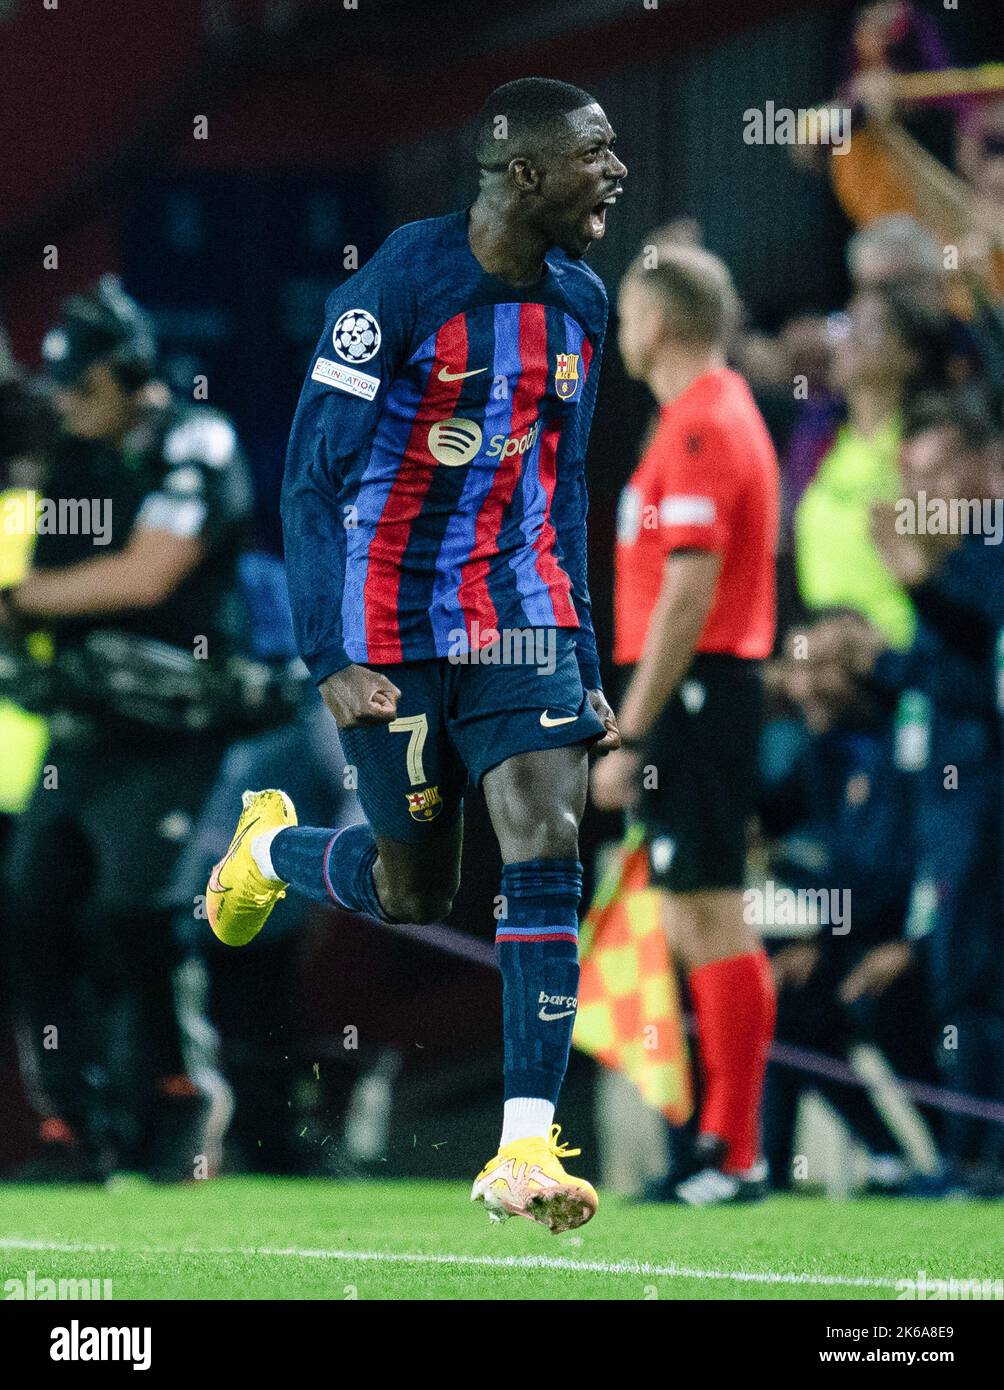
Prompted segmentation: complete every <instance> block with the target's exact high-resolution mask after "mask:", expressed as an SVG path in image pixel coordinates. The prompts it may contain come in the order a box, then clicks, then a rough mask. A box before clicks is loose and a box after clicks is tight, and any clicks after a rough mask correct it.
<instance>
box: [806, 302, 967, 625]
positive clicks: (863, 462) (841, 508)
mask: <svg viewBox="0 0 1004 1390" xmlns="http://www.w3.org/2000/svg"><path fill="white" fill-rule="evenodd" d="M834 340H835V341H834V349H833V372H832V376H833V384H834V386H835V387H836V388H837V389H838V390H840V391H841V392H842V393H843V395H844V397H845V398H846V402H847V419H846V422H845V423H844V424H843V425H841V426H840V428H839V429H838V431H837V434H836V438H835V440H834V443H833V445H832V447H831V448H830V450H829V451H828V453H826V455H825V456H824V457H823V459H822V461H821V463H820V465H819V469H818V471H817V473H816V475H815V477H814V478H813V480H812V482H811V483H810V484H809V486H808V487H807V488H806V489H805V492H804V493H803V494H802V497H801V499H800V501H799V503H798V507H797V510H796V513H795V554H796V565H797V574H798V584H799V592H800V595H801V598H802V601H803V603H804V604H805V606H806V607H807V608H808V609H810V610H811V609H822V608H842V607H847V608H852V609H855V610H856V611H858V612H860V613H863V614H865V615H866V616H867V617H868V618H870V619H871V621H872V622H874V623H875V624H876V625H877V626H878V627H879V628H880V629H881V630H882V631H883V632H884V633H885V634H886V635H887V637H888V638H889V640H890V642H892V643H893V644H894V645H895V646H899V647H905V646H908V645H909V643H910V640H911V638H912V635H913V611H912V606H911V603H910V600H909V598H908V596H907V595H906V593H905V591H904V589H903V586H902V585H901V584H900V583H898V581H897V580H896V579H895V578H894V576H893V575H892V574H891V573H890V571H889V569H888V567H887V566H886V565H885V564H884V563H883V561H882V559H881V557H880V555H879V553H878V551H877V549H876V547H875V543H874V541H873V540H872V537H871V535H870V534H869V516H870V509H871V506H872V504H873V503H875V502H878V501H888V502H891V501H893V500H894V499H895V498H896V497H897V496H898V493H899V474H898V471H897V466H896V457H897V452H898V449H899V443H900V434H901V416H902V411H903V408H904V406H906V405H907V404H908V402H909V401H910V399H911V398H912V397H913V396H914V395H915V394H916V392H917V391H919V390H921V389H923V388H924V387H927V386H935V385H939V384H942V383H943V382H944V381H945V377H946V371H947V363H948V358H949V352H950V326H949V323H948V321H947V319H946V318H945V316H943V315H934V314H930V313H929V312H927V311H925V310H923V309H921V308H920V307H919V306H918V305H916V304H915V303H913V302H912V301H911V300H909V299H907V298H905V297H903V296H902V295H900V294H899V293H897V292H894V291H892V290H888V289H886V290H882V291H878V290H870V291H867V292H862V293H859V294H858V295H856V296H855V298H854V299H853V300H852V302H851V306H850V309H849V311H848V313H847V315H846V317H845V318H842V319H837V320H834Z"/></svg>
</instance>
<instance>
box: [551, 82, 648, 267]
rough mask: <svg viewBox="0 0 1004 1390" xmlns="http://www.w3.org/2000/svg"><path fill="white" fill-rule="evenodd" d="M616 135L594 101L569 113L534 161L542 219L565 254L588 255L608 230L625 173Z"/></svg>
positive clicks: (552, 238) (554, 244) (552, 240)
mask: <svg viewBox="0 0 1004 1390" xmlns="http://www.w3.org/2000/svg"><path fill="white" fill-rule="evenodd" d="M616 138H617V137H616V136H615V135H614V132H613V130H612V129H611V128H610V122H609V121H608V120H607V118H606V116H605V115H604V114H603V108H602V107H601V106H600V105H599V104H598V103H596V102H593V103H592V104H591V105H589V106H580V107H579V109H578V110H577V111H570V112H569V113H568V115H567V116H566V118H565V129H564V131H563V133H562V134H561V135H560V136H559V137H558V138H556V139H555V140H553V141H551V142H549V144H548V147H547V148H546V149H545V150H543V151H541V153H540V156H539V158H538V160H537V161H535V163H536V172H537V175H538V177H539V184H538V188H537V191H538V195H539V197H540V200H541V201H540V207H539V224H540V226H541V228H542V230H543V231H545V232H546V233H547V236H548V239H549V241H550V242H551V244H552V245H553V246H560V247H561V249H562V250H563V251H564V252H565V253H566V255H569V256H575V257H580V256H584V255H585V254H586V252H587V251H588V250H589V248H590V246H592V244H593V242H594V241H599V240H600V238H601V237H602V236H603V234H604V232H605V231H606V217H607V209H608V208H609V207H612V206H613V203H614V201H615V200H616V198H617V196H618V195H619V194H620V192H621V181H622V180H623V179H624V178H625V177H626V175H627V169H626V168H625V167H624V165H623V164H622V163H621V161H620V160H619V159H618V158H617V156H616V154H614V149H613V146H614V142H615V140H616Z"/></svg>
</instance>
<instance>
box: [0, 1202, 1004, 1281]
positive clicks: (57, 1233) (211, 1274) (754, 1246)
mask: <svg viewBox="0 0 1004 1390" xmlns="http://www.w3.org/2000/svg"><path fill="white" fill-rule="evenodd" d="M999 1219H1000V1207H999V1205H996V1204H983V1203H954V1204H946V1203H940V1204H930V1203H919V1202H908V1201H891V1200H878V1199H868V1200H859V1201H849V1202H826V1201H822V1200H819V1199H816V1198H811V1197H775V1198H772V1199H771V1200H769V1201H767V1202H765V1203H763V1204H762V1205H760V1206H750V1207H741V1208H724V1209H718V1210H705V1211H689V1210H684V1209H679V1208H669V1207H638V1206H632V1205H630V1204H629V1203H627V1202H625V1201H623V1200H621V1199H618V1198H615V1197H610V1196H607V1197H605V1198H602V1197H601V1206H600V1210H599V1213H598V1215H597V1216H596V1218H595V1219H594V1220H593V1222H592V1223H591V1224H590V1225H588V1226H586V1227H584V1228H583V1229H582V1230H581V1231H578V1232H573V1233H570V1234H568V1235H564V1236H552V1235H550V1234H549V1233H548V1232H547V1231H545V1230H544V1229H542V1228H541V1227H538V1226H534V1225H531V1223H530V1222H528V1221H522V1220H511V1221H508V1222H506V1223H504V1224H502V1225H498V1226H492V1225H490V1224H489V1222H488V1220H487V1217H486V1216H485V1213H484V1211H483V1210H482V1209H481V1207H480V1206H474V1205H472V1204H471V1203H470V1202H469V1201H468V1200H467V1190H465V1188H464V1187H463V1186H462V1185H460V1184H456V1185H454V1184H452V1183H450V1184H447V1183H439V1182H436V1183H433V1182H392V1181H387V1182H365V1183H364V1182H358V1183H355V1182H328V1181H322V1180H310V1181H303V1180H292V1179H267V1178H224V1179H219V1180H217V1181H214V1182H207V1183H205V1184H195V1185H193V1186H190V1187H184V1188H180V1187H179V1188H166V1187H165V1188H157V1187H153V1186H149V1185H147V1184H145V1183H142V1182H140V1181H139V1180H129V1181H125V1182H122V1183H120V1184H119V1185H117V1186H113V1187H111V1188H109V1189H108V1190H95V1189H88V1188H81V1187H61V1188H27V1187H17V1186H8V1187H0V1287H3V1286H5V1285H6V1281H7V1280H9V1279H14V1280H22V1281H27V1277H28V1271H29V1270H33V1271H34V1277H35V1279H36V1281H37V1280H40V1279H43V1278H51V1279H60V1278H65V1279H85V1278H87V1279H111V1280H112V1281H113V1296H114V1297H115V1298H158V1299H234V1298H238V1299H239V1298H272V1299H283V1298H327V1299H346V1298H359V1299H466V1298H470V1299H484V1298H504V1299H579V1298H589V1299H654V1298H658V1299H674V1298H707V1299H722V1298H725V1299H732V1298H735V1299H747V1300H748V1299H815V1298H848V1299H853V1298H869V1299H880V1300H881V1299H890V1300H895V1299H896V1298H897V1289H896V1281H897V1280H899V1279H904V1278H916V1276H917V1274H918V1272H919V1271H921V1270H924V1271H925V1272H926V1274H927V1277H928V1278H929V1279H935V1278H942V1279H949V1278H957V1279H981V1280H982V1279H987V1278H995V1279H999V1278H1000V1277H1001V1276H1002V1274H1004V1257H1002V1255H1001V1252H1000V1247H999V1242H998V1241H997V1239H996V1237H995V1231H996V1230H997V1223H998V1221H999ZM0 1296H3V1297H10V1296H11V1295H10V1292H9V1291H8V1292H6V1293H5V1294H3V1295H0Z"/></svg>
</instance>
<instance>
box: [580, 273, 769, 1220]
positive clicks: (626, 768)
mask: <svg viewBox="0 0 1004 1390" xmlns="http://www.w3.org/2000/svg"><path fill="white" fill-rule="evenodd" d="M650 261H651V264H650V263H649V262H650ZM736 309H737V305H736V298H735V292H734V290H733V287H732V282H731V277H730V276H729V273H728V270H727V269H726V267H725V266H724V265H723V264H722V263H721V261H719V260H717V259H716V258H715V257H714V256H712V255H710V254H709V253H708V252H706V251H703V250H700V249H698V248H696V247H683V246H669V245H666V246H659V247H654V248H646V252H645V253H643V254H642V256H641V257H639V259H638V260H637V261H636V262H635V264H634V265H633V266H632V267H631V269H630V270H629V271H628V274H627V276H626V277H625V279H624V282H623V284H622V287H621V292H620V300H619V310H620V348H621V354H622V356H623V358H624V361H625V365H626V366H627V369H628V371H629V372H630V374H631V375H632V376H634V377H637V378H639V379H641V380H643V381H645V382H647V384H648V386H649V387H650V389H651V391H652V394H653V395H654V396H655V398H656V400H657V401H658V403H659V407H660V413H659V421H658V426H657V428H656V430H655V433H654V435H653V437H652V439H651V442H650V443H649V445H648V448H647V449H646V450H645V453H644V455H643V457H642V460H641V463H640V464H639V466H638V469H637V470H636V472H635V474H634V476H633V477H632V479H631V481H630V483H629V485H628V487H627V488H626V489H625V492H624V494H623V497H622V499H621V505H620V508H619V515H618V528H617V530H618V546H617V572H616V588H615V619H616V641H615V652H614V656H615V660H616V661H617V662H618V663H621V664H624V665H626V666H630V667H633V670H632V671H631V672H630V679H629V681H628V684H627V687H626V690H625V691H624V694H623V699H622V706H621V713H620V730H621V744H622V746H621V748H620V749H619V750H618V751H617V752H615V753H612V754H611V756H610V757H609V758H608V759H605V760H604V763H603V765H602V766H597V767H596V769H595V770H594V776H593V789H592V790H593V797H594V800H595V801H596V803H597V804H598V805H600V806H602V807H605V808H611V809H613V808H627V807H629V806H634V807H635V808H636V812H637V814H638V816H639V817H640V819H641V820H642V822H643V823H644V825H645V827H646V830H647V832H648V842H649V861H650V871H651V882H652V884H653V886H654V887H656V888H659V889H661V890H662V892H663V894H664V895H665V896H664V912H665V922H666V928H667V934H668V937H669V940H670V943H671V945H672V947H673V950H674V952H675V954H676V956H677V958H678V959H680V960H682V962H683V964H684V966H685V967H686V969H687V971H688V974H689V982H690V992H691V996H692V999H693V1003H694V1008H695V1010H696V1013H697V1026H698V1041H699V1048H700V1055H701V1061H702V1063H703V1076H704V1091H703V1103H702V1107H701V1114H700V1125H699V1135H698V1137H697V1140H696V1142H695V1145H694V1151H693V1153H692V1155H690V1157H689V1159H688V1161H687V1163H685V1164H683V1165H681V1166H680V1170H679V1171H678V1172H676V1173H675V1174H674V1175H673V1177H672V1178H671V1180H670V1182H669V1184H668V1185H667V1187H666V1188H664V1189H663V1193H662V1195H664V1196H666V1197H668V1198H669V1199H670V1200H675V1201H683V1202H687V1203H689V1204H691V1205H704V1204H708V1203H718V1202H729V1201H748V1200H751V1199H752V1198H754V1197H756V1196H759V1195H761V1194H762V1192H763V1190H764V1181H765V1176H766V1175H765V1172H764V1168H763V1164H762V1163H761V1162H760V1160H759V1136H758V1117H759V1106H760V1095H761V1091H762V1088H763V1078H764V1070H765V1066H766V1060H767V1050H768V1047H769V1044H770V1040H771V1036H772V1032H773V1026H774V995H773V988H772V984H771V977H770V970H769V968H768V964H767V958H766V955H765V953H764V951H763V948H762V946H761V945H760V942H759V941H758V939H757V937H756V934H755V932H754V931H753V930H752V928H751V927H749V926H747V925H746V924H745V922H744V920H743V903H742V888H743V883H744V878H745V859H746V852H745V850H746V846H745V840H746V828H747V822H748V820H749V817H750V814H751V812H752V803H753V784H754V779H755V774H756V754H757V735H758V730H759V724H760V704H761V699H760V673H759V663H760V661H761V659H762V658H764V657H766V656H768V655H769V654H770V651H771V647H772V644H773V640H774V621H775V613H774V608H775V604H774V564H775V558H774V557H775V549H776V539H777V526H778V521H777V511H778V476H777V460H776V457H775V453H774V448H773V445H772V443H771V440H770V437H769V435H768V433H767V428H766V426H765V424H764V422H763V419H762V418H761V416H760V413H759V411H758V410H757V408H756V405H755V404H754V401H753V398H752V396H751V394H750V391H749V389H748V387H747V385H746V383H745V382H744V381H743V380H742V378H741V377H740V376H738V375H737V374H736V373H735V372H733V371H731V370H730V369H729V368H728V367H727V366H726V363H725V356H724V348H723V343H724V342H725V340H726V338H727V336H728V333H729V329H730V326H731V325H732V323H733V322H734V321H735V318H736Z"/></svg>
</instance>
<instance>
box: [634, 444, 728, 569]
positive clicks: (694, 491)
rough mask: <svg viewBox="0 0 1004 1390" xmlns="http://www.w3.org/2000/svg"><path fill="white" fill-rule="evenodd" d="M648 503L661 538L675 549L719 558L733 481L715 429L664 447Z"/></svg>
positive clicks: (725, 541)
mask: <svg viewBox="0 0 1004 1390" xmlns="http://www.w3.org/2000/svg"><path fill="white" fill-rule="evenodd" d="M652 487H653V494H650V497H649V499H648V500H649V501H650V503H651V504H653V505H655V506H656V507H657V508H658V520H659V535H660V537H661V539H662V542H663V549H664V550H665V553H666V554H667V555H669V554H671V553H672V552H673V551H674V550H707V551H711V552H712V553H713V554H721V553H722V552H723V551H724V550H725V547H726V545H727V544H728V539H729V531H730V526H731V519H732V516H733V513H734V511H735V496H734V491H735V476H734V473H733V470H732V467H731V464H730V461H729V459H728V456H727V454H726V453H725V450H724V448H723V442H722V440H721V438H720V437H719V436H718V435H717V434H716V432H715V431H714V430H713V429H709V428H707V427H706V426H695V427H693V428H691V429H688V430H687V431H686V432H685V434H684V435H683V437H682V438H681V439H679V440H677V441H675V442H673V443H670V444H669V446H668V447H667V450H666V453H665V455H664V458H663V459H662V460H661V461H660V463H659V465H658V466H657V467H656V469H655V470H654V475H653V480H652Z"/></svg>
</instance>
